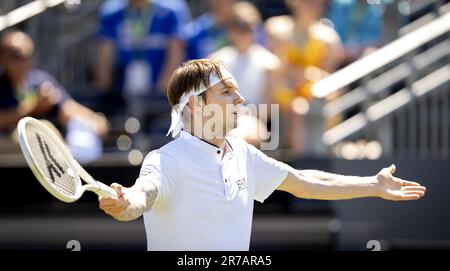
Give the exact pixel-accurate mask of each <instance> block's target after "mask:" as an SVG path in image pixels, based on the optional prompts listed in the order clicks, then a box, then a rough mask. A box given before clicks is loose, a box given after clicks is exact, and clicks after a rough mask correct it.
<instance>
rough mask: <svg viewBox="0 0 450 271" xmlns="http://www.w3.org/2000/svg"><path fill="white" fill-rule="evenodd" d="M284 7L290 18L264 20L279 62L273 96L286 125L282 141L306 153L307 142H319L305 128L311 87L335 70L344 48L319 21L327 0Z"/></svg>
mask: <svg viewBox="0 0 450 271" xmlns="http://www.w3.org/2000/svg"><path fill="white" fill-rule="evenodd" d="M286 4H287V6H288V8H289V9H290V10H291V11H292V14H293V16H287V15H284V16H278V17H272V18H270V19H268V20H267V21H266V30H267V35H268V46H269V48H270V49H271V50H273V52H274V53H275V54H276V55H278V56H279V57H280V59H281V63H282V71H281V73H280V77H279V80H278V84H279V86H278V88H279V89H278V90H277V91H276V94H275V97H276V101H277V102H278V103H279V104H280V105H281V107H282V113H283V115H284V117H285V118H286V119H287V123H288V124H287V127H286V131H285V132H286V133H285V135H286V136H287V137H288V138H286V139H285V142H286V143H287V145H288V146H289V147H290V148H292V149H293V150H295V151H296V152H297V153H305V152H306V151H307V148H308V142H307V141H308V140H320V137H319V138H317V135H316V136H310V138H307V134H308V130H307V127H305V119H304V118H305V117H308V115H307V113H308V111H309V108H310V107H309V103H310V102H311V100H312V99H313V96H312V93H311V86H312V84H313V83H314V82H316V81H318V80H320V79H322V78H324V77H325V76H327V75H328V74H329V73H331V72H333V71H334V70H335V69H336V67H337V65H338V64H339V63H340V61H341V59H342V56H343V48H342V44H341V42H340V39H339V36H338V34H337V33H336V32H335V31H334V30H333V28H331V27H330V26H328V25H326V24H324V23H322V22H321V21H320V19H321V17H322V16H323V15H324V13H325V11H326V9H327V1H326V0H286ZM311 137H312V138H311Z"/></svg>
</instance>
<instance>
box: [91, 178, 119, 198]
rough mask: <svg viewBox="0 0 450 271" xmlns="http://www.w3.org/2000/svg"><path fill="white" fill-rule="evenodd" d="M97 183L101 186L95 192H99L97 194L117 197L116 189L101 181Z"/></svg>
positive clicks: (105, 196) (104, 196)
mask: <svg viewBox="0 0 450 271" xmlns="http://www.w3.org/2000/svg"><path fill="white" fill-rule="evenodd" d="M97 185H98V188H99V189H98V190H97V191H95V193H97V195H99V196H101V197H103V198H113V197H117V193H116V190H114V189H112V188H111V187H109V186H107V185H106V184H104V183H101V182H97Z"/></svg>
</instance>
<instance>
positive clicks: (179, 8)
mask: <svg viewBox="0 0 450 271" xmlns="http://www.w3.org/2000/svg"><path fill="white" fill-rule="evenodd" d="M127 3H128V0H107V1H105V2H104V3H103V4H102V6H101V11H100V13H101V14H108V13H114V12H115V11H117V10H119V9H122V8H124V7H125V6H126V5H127ZM153 3H157V4H160V5H162V6H165V7H167V8H170V9H172V10H173V11H174V12H175V15H176V16H177V23H178V27H177V29H178V30H181V29H182V28H183V27H184V26H185V25H186V24H187V23H188V22H190V21H191V19H192V16H191V11H190V9H189V6H188V4H187V3H186V0H153Z"/></svg>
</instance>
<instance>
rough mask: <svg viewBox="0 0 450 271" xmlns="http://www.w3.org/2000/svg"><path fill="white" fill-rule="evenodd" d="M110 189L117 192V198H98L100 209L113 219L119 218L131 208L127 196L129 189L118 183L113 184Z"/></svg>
mask: <svg viewBox="0 0 450 271" xmlns="http://www.w3.org/2000/svg"><path fill="white" fill-rule="evenodd" d="M110 187H111V188H112V189H114V190H115V191H116V192H117V197H113V198H103V197H98V201H99V205H100V209H102V210H103V211H104V212H105V213H106V214H109V215H111V216H112V217H119V216H121V214H122V213H123V212H124V211H125V210H126V209H127V208H128V206H130V201H129V199H128V195H127V192H128V189H127V188H125V187H123V186H122V185H120V184H118V183H113V184H111V185H110Z"/></svg>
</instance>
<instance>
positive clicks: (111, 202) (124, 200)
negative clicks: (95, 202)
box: [99, 181, 158, 221]
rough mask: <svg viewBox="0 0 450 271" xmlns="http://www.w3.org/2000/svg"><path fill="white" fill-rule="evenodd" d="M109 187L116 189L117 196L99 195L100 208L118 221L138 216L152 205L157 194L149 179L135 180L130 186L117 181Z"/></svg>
mask: <svg viewBox="0 0 450 271" xmlns="http://www.w3.org/2000/svg"><path fill="white" fill-rule="evenodd" d="M111 187H112V188H113V189H115V190H116V191H117V194H118V197H117V198H102V197H99V203H100V209H102V210H103V211H104V212H105V213H107V214H109V215H111V216H112V217H114V218H115V219H117V220H120V221H130V220H134V219H136V218H138V217H140V216H141V215H142V214H143V213H144V212H145V211H147V210H149V209H150V208H151V207H152V205H153V203H154V202H155V200H156V196H157V195H158V189H157V188H156V186H155V185H154V184H153V183H152V182H150V181H142V182H136V183H135V184H134V185H133V186H132V187H130V188H126V187H123V186H121V185H120V184H117V183H113V184H111Z"/></svg>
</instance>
